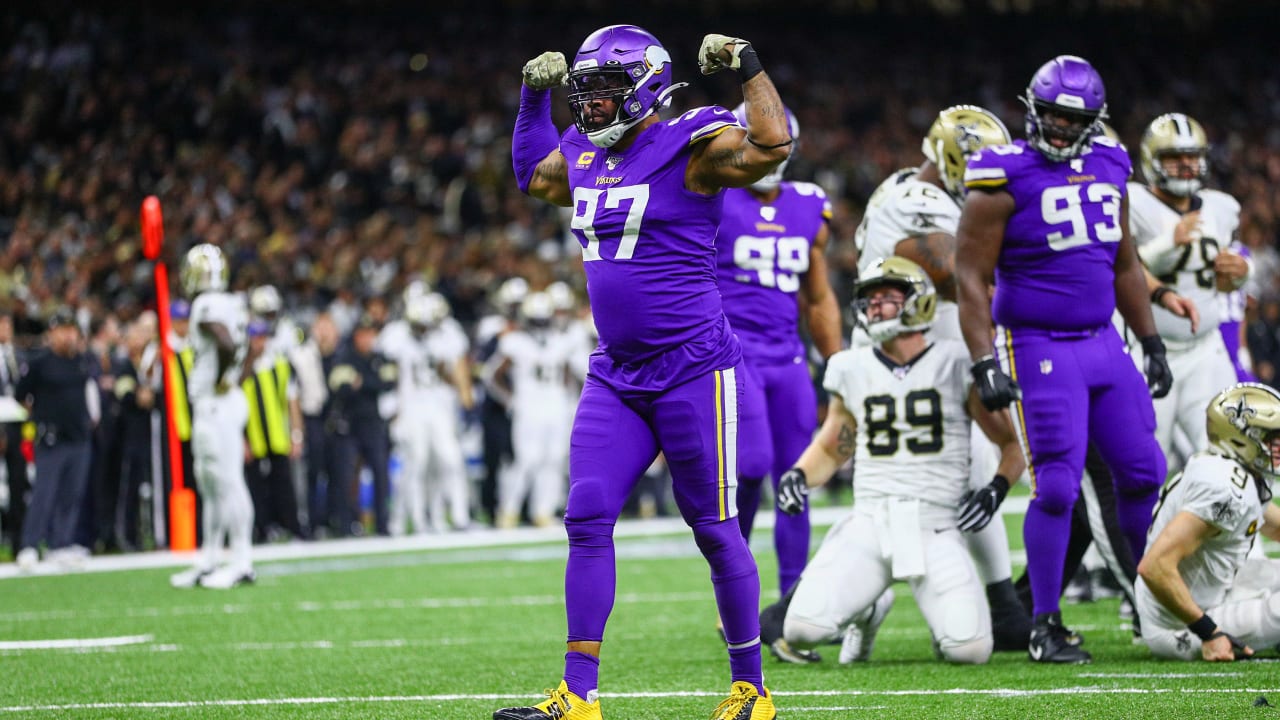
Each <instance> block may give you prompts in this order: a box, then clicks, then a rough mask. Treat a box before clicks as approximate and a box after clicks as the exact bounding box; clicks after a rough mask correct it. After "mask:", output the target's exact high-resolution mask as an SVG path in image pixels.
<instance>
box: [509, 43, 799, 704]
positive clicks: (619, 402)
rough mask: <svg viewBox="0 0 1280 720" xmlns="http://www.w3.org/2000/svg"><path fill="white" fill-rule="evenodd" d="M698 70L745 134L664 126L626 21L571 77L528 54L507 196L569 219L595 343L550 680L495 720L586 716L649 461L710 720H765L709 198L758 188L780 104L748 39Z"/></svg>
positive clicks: (655, 61)
mask: <svg viewBox="0 0 1280 720" xmlns="http://www.w3.org/2000/svg"><path fill="white" fill-rule="evenodd" d="M698 65H699V67H700V69H701V70H702V72H703V74H711V73H714V72H717V71H720V70H724V69H732V70H735V71H736V73H737V76H738V78H739V79H740V80H741V82H742V93H743V97H744V99H745V102H746V116H747V124H746V127H743V126H742V125H741V124H739V123H738V121H737V120H736V119H735V118H734V116H733V113H731V112H730V111H729V110H727V109H725V108H722V107H701V108H695V109H693V110H690V111H688V112H686V113H684V114H683V115H679V116H676V117H675V118H674V119H671V120H662V119H660V118H659V116H658V111H659V109H660V108H661V107H663V106H665V105H666V103H667V102H668V100H669V99H670V96H671V92H672V91H673V90H674V89H676V88H677V87H678V85H676V84H675V83H674V82H673V77H672V76H673V75H674V73H675V68H674V67H673V66H672V64H671V56H670V54H668V52H667V50H666V49H665V48H664V47H663V46H662V44H661V43H660V42H658V40H657V38H655V37H654V36H653V35H651V34H649V33H648V32H646V31H645V30H643V29H641V28H638V27H635V26H633V25H612V26H609V27H605V28H601V29H600V30H597V31H595V32H593V33H592V34H591V35H589V36H588V37H587V39H586V40H585V41H583V43H582V46H581V48H580V49H579V50H578V53H577V55H576V56H575V57H574V59H573V65H572V67H570V66H569V65H568V64H567V63H566V62H565V58H564V56H563V55H561V54H560V53H555V52H550V53H543V54H542V55H540V56H538V57H537V58H534V59H533V60H531V61H530V62H529V63H528V64H526V66H525V68H524V88H523V90H522V92H521V96H520V110H519V114H518V115H517V117H516V127H515V134H514V137H513V139H512V161H513V164H514V168H515V175H516V180H517V182H518V183H519V185H520V188H521V190H523V191H525V192H527V193H528V194H530V195H532V196H533V197H536V198H540V199H542V200H545V201H547V202H550V203H552V204H555V205H560V206H564V207H572V208H573V221H572V224H571V227H572V230H573V233H574V235H575V236H576V237H577V239H578V242H579V243H580V244H581V245H582V258H583V266H584V270H585V272H586V275H587V294H588V296H589V298H590V301H591V312H592V317H593V319H594V320H595V324H596V327H597V329H598V331H599V336H600V344H599V347H598V348H597V350H596V352H595V353H593V354H592V356H591V362H590V365H589V369H588V374H587V377H586V380H585V382H584V386H583V389H582V397H581V400H580V402H579V404H578V408H577V411H576V413H575V416H574V422H573V430H572V432H571V436H570V440H569V495H568V500H567V504H566V509H565V518H564V524H565V530H566V532H567V534H568V536H569V560H568V564H567V566H566V568H565V606H566V614H567V616H568V631H569V632H568V648H567V653H566V654H565V672H564V681H563V682H562V683H561V684H560V686H559V687H558V688H556V689H555V690H552V691H551V693H550V698H549V699H547V700H546V701H544V702H542V703H539V704H538V705H535V706H532V707H519V708H507V709H503V710H499V711H497V712H496V713H495V714H494V718H495V720H544V719H545V718H549V717H555V718H566V719H567V720H598V719H599V718H600V717H601V712H600V703H599V701H598V699H597V697H598V694H597V691H596V685H597V678H598V676H599V663H600V641H601V638H602V637H603V636H604V627H605V622H606V621H607V619H608V617H609V614H610V612H611V611H612V609H613V601H614V584H615V583H614V578H615V565H614V550H613V527H614V524H615V522H616V521H617V518H618V515H619V513H620V512H621V509H622V505H623V503H624V502H625V501H626V499H627V496H628V495H629V494H630V492H631V490H632V488H633V487H634V486H635V484H636V482H637V481H638V480H639V478H640V477H641V475H642V474H643V473H644V471H645V469H647V468H648V467H649V465H650V463H651V462H652V461H653V460H654V459H655V457H656V456H657V454H658V452H659V451H661V452H662V453H663V454H664V456H665V458H666V462H667V466H668V468H669V469H670V472H671V476H672V483H673V489H674V493H675V498H676V504H677V506H678V507H679V508H680V513H681V515H682V516H683V517H684V519H685V522H687V523H688V525H689V526H690V527H691V528H692V529H693V534H694V539H695V540H696V542H697V544H698V547H699V548H700V549H701V551H702V554H703V555H704V556H705V557H706V559H707V562H708V564H709V565H710V566H711V581H712V584H713V586H714V589H715V595H716V603H717V606H718V610H719V614H720V618H721V619H722V620H723V622H724V633H725V639H726V641H727V643H728V651H729V666H730V674H731V678H732V681H733V683H732V689H731V692H730V695H729V697H728V698H727V699H725V700H724V701H723V702H722V703H721V704H720V706H719V707H718V708H717V709H716V711H715V714H714V715H713V717H714V718H718V719H719V718H724V719H728V718H731V719H732V720H771V719H772V718H774V717H775V715H776V712H775V710H774V706H773V699H772V697H771V696H770V695H769V693H768V691H767V690H766V689H765V687H764V681H763V678H762V674H761V668H760V637H759V636H760V627H759V617H758V611H759V598H760V578H759V573H758V571H757V569H756V564H755V560H754V559H753V557H752V555H751V551H750V549H749V548H748V547H747V544H746V542H745V541H744V540H743V538H742V534H741V532H740V530H739V528H738V522H737V517H736V515H737V502H736V498H735V494H736V493H735V489H736V486H737V468H736V458H737V430H738V407H739V399H740V397H741V395H742V385H741V382H740V376H741V373H742V349H741V347H740V346H739V344H738V340H737V338H736V337H735V336H734V334H733V331H732V329H731V328H730V326H729V321H728V320H727V319H726V318H725V315H724V311H723V309H722V307H721V300H720V291H719V289H718V288H717V287H716V275H715V247H714V241H715V236H716V228H717V227H718V226H719V224H720V217H721V212H722V209H723V204H724V194H723V193H722V192H721V191H722V190H723V189H724V188H726V187H744V186H746V185H749V184H751V183H753V182H756V181H757V180H759V179H760V178H762V177H764V176H765V175H766V174H768V173H769V172H770V171H772V170H773V169H774V168H775V167H777V165H778V163H780V162H782V161H783V160H785V159H786V158H787V156H788V154H789V148H790V145H791V136H790V134H789V132H788V128H787V123H786V115H785V113H784V110H783V107H782V101H781V100H780V99H779V98H778V93H777V90H775V89H774V86H773V83H772V81H771V80H770V79H769V77H768V75H766V74H765V73H764V71H763V68H762V66H761V63H760V58H759V57H758V56H757V55H756V51H755V49H754V48H753V47H752V45H751V44H750V43H749V42H747V41H745V40H742V39H739V38H731V37H726V36H724V35H708V36H706V37H705V38H704V39H703V43H702V46H701V48H700V49H699V51H698ZM566 83H567V84H568V85H569V109H570V111H571V112H572V115H573V118H574V126H573V127H571V128H569V129H568V130H566V131H565V132H564V133H563V134H559V133H557V132H556V129H555V127H554V125H553V124H552V122H551V105H550V103H551V93H550V90H551V88H553V87H557V86H559V85H563V84H566Z"/></svg>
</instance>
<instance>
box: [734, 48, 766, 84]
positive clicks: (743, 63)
mask: <svg viewBox="0 0 1280 720" xmlns="http://www.w3.org/2000/svg"><path fill="white" fill-rule="evenodd" d="M762 72H764V66H763V65H761V64H760V56H759V55H756V49H755V48H754V47H752V46H750V45H747V46H746V47H744V48H742V49H741V50H739V51H738V76H739V77H741V78H742V82H746V81H748V80H750V79H751V78H753V77H755V76H757V75H759V74H760V73H762Z"/></svg>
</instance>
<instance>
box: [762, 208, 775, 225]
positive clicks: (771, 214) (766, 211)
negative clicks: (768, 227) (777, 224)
mask: <svg viewBox="0 0 1280 720" xmlns="http://www.w3.org/2000/svg"><path fill="white" fill-rule="evenodd" d="M777 216H778V208H776V207H773V206H772V205H765V206H763V207H761V208H760V217H762V218H764V221H765V222H773V219H774V218H775V217H777Z"/></svg>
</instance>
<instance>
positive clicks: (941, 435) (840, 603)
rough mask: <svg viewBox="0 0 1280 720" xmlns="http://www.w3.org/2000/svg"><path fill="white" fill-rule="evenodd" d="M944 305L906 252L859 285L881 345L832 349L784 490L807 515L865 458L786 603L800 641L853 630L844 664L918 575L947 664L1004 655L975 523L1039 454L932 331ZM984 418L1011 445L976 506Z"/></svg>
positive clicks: (958, 346)
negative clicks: (967, 533) (846, 510)
mask: <svg viewBox="0 0 1280 720" xmlns="http://www.w3.org/2000/svg"><path fill="white" fill-rule="evenodd" d="M937 302H938V296H937V293H936V292H935V291H934V288H933V283H932V282H931V281H930V280H929V277H928V275H926V274H925V272H924V271H923V270H922V269H921V268H920V266H919V265H916V264H915V263H914V262H912V261H910V260H907V259H906V258H902V257H890V258H886V259H885V260H883V261H882V262H880V263H877V264H876V265H873V266H872V267H871V268H869V269H868V272H867V273H866V274H865V276H864V278H863V279H862V280H860V281H859V282H858V285H857V288H856V290H855V303H856V304H857V308H858V322H859V323H860V324H863V325H864V326H865V327H866V329H867V332H868V334H869V335H870V337H871V338H872V340H873V341H875V342H876V343H877V344H876V345H875V346H870V347H862V348H855V349H853V350H846V351H843V352H840V353H836V354H835V355H834V356H832V357H831V360H830V362H829V363H828V365H827V374H826V378H825V380H824V385H825V387H826V389H827V390H828V391H829V392H830V393H831V400H830V406H829V409H828V412H827V419H826V422H825V423H824V424H823V426H822V429H821V430H820V431H819V433H818V436H817V437H816V438H815V439H814V441H813V442H812V443H811V444H810V445H809V447H808V448H807V449H806V450H805V451H804V454H803V455H801V456H800V459H799V460H798V461H797V462H796V466H795V467H794V468H792V469H791V470H788V471H787V472H786V474H784V475H783V477H782V480H781V481H780V483H779V487H778V508H779V509H780V510H781V511H783V512H794V511H796V510H797V509H798V508H800V507H802V506H803V502H802V501H803V496H804V495H805V494H807V493H808V487H809V485H810V484H812V485H814V486H817V485H820V484H822V483H824V482H826V480H827V478H829V477H830V476H831V474H832V473H834V472H835V470H836V468H837V467H839V466H840V465H841V464H842V463H843V462H844V461H845V460H846V459H848V457H849V456H850V455H853V454H855V453H856V459H855V462H854V478H853V491H854V507H853V513H852V514H851V515H850V516H849V517H847V518H845V519H844V520H842V521H841V522H840V523H838V524H837V525H836V526H835V527H833V528H832V529H831V531H830V532H829V533H828V534H827V537H826V539H824V540H823V543H822V546H821V547H820V548H819V549H818V553H817V555H815V556H814V558H813V559H812V560H810V561H809V565H808V567H806V568H805V571H804V574H803V575H801V576H800V580H799V582H798V583H797V585H796V591H795V594H794V596H793V597H792V599H791V602H790V606H789V607H788V609H787V611H786V619H785V621H784V623H783V637H784V638H785V639H786V641H787V642H788V643H789V644H790V645H792V646H794V647H799V648H812V647H814V646H816V645H819V644H822V643H826V642H830V641H833V640H836V639H840V638H841V636H842V635H843V636H844V646H843V647H842V649H841V653H840V655H841V662H851V661H854V660H866V659H867V657H868V656H869V654H870V651H871V646H872V642H873V641H874V638H875V632H876V630H877V629H878V628H879V625H880V623H881V622H883V620H884V617H885V615H886V614H887V613H888V611H889V608H890V606H891V605H892V603H893V593H892V591H891V590H888V588H889V586H890V585H891V584H892V583H893V582H894V581H895V580H904V581H907V582H908V583H910V585H911V590H912V592H913V593H914V594H915V598H916V602H917V604H918V605H919V606H920V610H921V612H922V613H923V614H924V617H925V621H926V622H928V624H929V628H930V630H931V631H932V633H933V638H934V642H935V643H936V645H935V647H936V649H937V652H938V653H939V655H940V656H941V657H942V658H943V659H945V660H948V661H951V662H957V663H985V662H986V661H987V660H988V658H990V656H991V649H992V636H991V616H990V611H989V608H988V606H987V598H986V595H985V592H984V588H983V584H982V581H981V580H980V579H979V577H978V573H977V570H976V569H975V567H974V564H973V560H972V559H971V558H970V557H969V551H968V548H967V546H966V544H965V542H964V539H963V537H962V536H961V529H965V530H976V529H980V528H981V527H984V526H985V525H986V524H987V522H989V521H990V520H991V518H992V517H993V516H994V515H995V513H996V510H997V508H998V507H999V504H1000V501H1001V500H1003V498H1004V494H1005V493H1006V492H1007V491H1008V488H1009V481H1008V480H1007V478H1017V477H1018V476H1019V475H1021V474H1022V471H1023V469H1024V467H1025V462H1024V461H1023V458H1022V452H1021V450H1020V449H1019V447H1018V442H1017V439H1016V437H1015V435H1014V433H1013V430H1012V427H1011V425H1010V423H1009V419H1008V415H1007V413H1005V412H1003V411H1001V412H999V413H991V412H988V411H987V410H985V409H984V408H983V407H982V403H981V402H980V401H979V399H978V395H977V392H976V391H975V390H974V388H973V382H972V380H971V378H970V374H969V365H970V363H969V359H968V354H967V352H966V351H965V347H964V344H963V343H960V342H957V341H954V340H937V341H934V342H930V341H929V340H928V339H927V338H926V337H925V334H924V331H925V330H926V329H927V328H928V327H929V324H930V323H931V322H932V320H933V315H934V310H935V308H936V306H937ZM971 418H972V419H975V420H977V421H978V423H979V425H981V426H982V428H983V430H984V431H985V432H986V434H987V436H988V437H989V438H990V439H991V440H992V441H993V442H995V443H996V445H997V446H998V447H999V448H1000V463H999V468H998V471H997V475H996V477H995V479H994V480H992V482H991V484H990V485H989V486H988V487H987V488H984V489H983V491H981V492H979V493H976V494H975V495H974V496H973V499H972V500H970V501H969V502H967V503H962V498H963V496H964V495H965V493H966V491H967V490H968V485H969V427H970V419H971ZM962 504H963V505H964V508H963V509H962V508H961V505H962Z"/></svg>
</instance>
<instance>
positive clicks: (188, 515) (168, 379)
mask: <svg viewBox="0 0 1280 720" xmlns="http://www.w3.org/2000/svg"><path fill="white" fill-rule="evenodd" d="M163 245H164V217H163V216H162V215H161V213H160V199H159V198H157V197H156V196H155V195H148V196H147V199H146V200H143V201H142V254H143V256H144V257H146V258H147V259H148V260H151V261H152V262H154V263H155V281H156V315H157V316H158V317H159V320H160V322H159V325H160V328H159V329H160V367H161V371H162V372H163V374H164V407H165V414H164V416H165V423H164V434H165V440H166V442H167V444H168V447H169V476H170V477H171V478H173V488H172V489H171V490H170V491H169V549H170V550H194V549H195V548H196V494H195V492H194V491H192V490H191V488H189V487H185V486H184V485H183V478H182V446H181V444H180V443H179V442H178V426H177V424H176V422H175V420H174V404H175V401H176V399H175V398H174V396H173V393H174V390H175V388H174V386H173V367H172V366H173V359H174V356H173V348H172V347H170V346H169V325H170V321H169V268H168V267H167V266H166V265H165V263H164V260H162V259H161V258H160V248H161V246H163Z"/></svg>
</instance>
